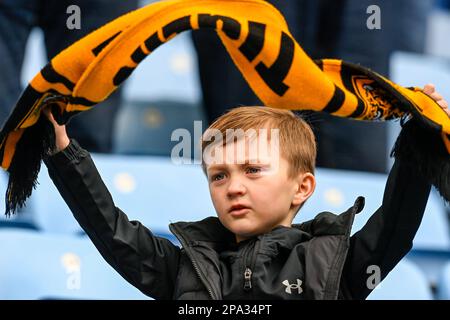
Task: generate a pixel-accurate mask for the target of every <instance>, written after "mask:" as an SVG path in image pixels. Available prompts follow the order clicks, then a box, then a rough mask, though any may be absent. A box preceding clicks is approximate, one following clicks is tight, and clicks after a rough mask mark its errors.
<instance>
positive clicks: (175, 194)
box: [33, 154, 215, 240]
mask: <svg viewBox="0 0 450 320" xmlns="http://www.w3.org/2000/svg"><path fill="white" fill-rule="evenodd" d="M92 156H93V159H94V161H95V164H96V166H97V168H98V170H99V172H100V174H101V176H102V178H103V180H104V182H105V184H106V185H107V187H108V189H109V190H110V192H111V194H112V196H113V199H114V201H115V204H116V206H117V207H119V208H121V209H122V210H123V211H124V212H125V213H126V214H127V215H128V217H129V219H130V220H139V221H141V222H142V223H143V224H144V225H146V226H147V227H149V228H150V229H151V230H152V231H153V232H155V233H157V234H170V232H169V229H168V224H169V223H170V222H172V221H173V222H175V221H180V220H185V221H186V220H187V221H189V220H201V219H203V218H205V217H207V216H211V215H215V210H214V207H213V205H212V202H211V200H210V196H209V192H208V184H207V180H206V177H205V176H204V175H203V172H202V170H201V168H200V166H199V165H198V164H197V165H195V164H191V165H189V164H185V165H175V164H173V163H172V162H171V160H170V158H165V157H147V156H124V155H100V154H94V155H92ZM39 182H40V184H39V186H38V188H37V189H36V190H35V192H34V194H33V203H34V207H35V209H36V212H37V217H36V218H37V222H38V225H39V227H40V228H41V229H42V230H44V231H47V232H55V233H70V234H76V233H79V232H80V231H81V229H80V227H79V226H78V223H77V222H76V220H75V219H74V218H73V216H72V214H71V212H70V210H69V208H68V207H67V205H66V204H65V202H64V200H63V199H62V198H61V196H60V195H59V193H58V191H57V189H56V188H55V186H54V185H53V183H52V181H51V180H50V178H49V177H48V172H47V169H46V168H43V170H41V173H40V175H39ZM171 240H173V238H172V239H171Z"/></svg>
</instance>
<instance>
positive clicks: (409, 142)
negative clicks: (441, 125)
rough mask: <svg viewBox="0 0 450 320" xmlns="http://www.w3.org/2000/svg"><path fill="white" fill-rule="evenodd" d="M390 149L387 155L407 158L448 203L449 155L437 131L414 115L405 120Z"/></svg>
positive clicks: (449, 193)
mask: <svg viewBox="0 0 450 320" xmlns="http://www.w3.org/2000/svg"><path fill="white" fill-rule="evenodd" d="M405 120H406V119H405V118H402V120H401V125H402V127H403V129H402V131H401V132H400V135H399V136H398V138H397V141H396V142H395V145H394V147H393V149H392V152H391V157H395V158H396V159H401V160H402V161H405V162H408V163H409V164H411V165H412V166H413V167H414V168H416V170H417V171H418V172H419V174H420V175H422V176H423V177H424V178H425V179H426V180H427V181H428V182H429V183H430V184H432V185H433V186H435V187H436V189H437V190H438V191H439V193H440V195H441V196H442V197H443V198H444V200H445V202H446V203H447V204H449V203H450V155H449V154H448V152H447V150H446V148H445V146H444V143H443V141H442V139H441V137H440V133H439V132H437V131H435V130H430V129H429V128H426V127H425V126H424V125H423V124H422V123H421V122H419V121H418V120H416V119H410V120H409V121H407V122H406V123H405Z"/></svg>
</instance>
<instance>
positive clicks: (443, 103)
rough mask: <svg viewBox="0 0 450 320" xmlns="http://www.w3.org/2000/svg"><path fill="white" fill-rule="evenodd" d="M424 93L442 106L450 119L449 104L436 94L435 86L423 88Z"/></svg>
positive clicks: (429, 85)
mask: <svg viewBox="0 0 450 320" xmlns="http://www.w3.org/2000/svg"><path fill="white" fill-rule="evenodd" d="M423 92H424V93H425V94H427V95H428V96H430V97H431V98H432V99H433V100H434V101H436V102H437V104H438V105H440V106H441V108H442V109H443V110H444V111H445V112H446V113H447V115H448V116H449V117H450V110H449V108H448V102H447V101H445V100H444V98H443V97H442V96H441V95H440V94H439V93H437V92H436V87H435V86H434V84H431V83H429V84H427V85H425V87H424V88H423Z"/></svg>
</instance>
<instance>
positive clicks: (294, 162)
mask: <svg viewBox="0 0 450 320" xmlns="http://www.w3.org/2000/svg"><path fill="white" fill-rule="evenodd" d="M264 128H265V129H268V130H270V129H279V145H280V152H281V156H283V157H284V158H285V159H286V160H287V161H288V163H289V171H288V177H289V178H294V177H295V176H297V175H298V174H300V173H305V172H310V173H312V174H314V169H315V165H316V155H317V149H316V139H315V136H314V133H313V131H312V129H311V127H310V126H309V125H308V123H307V122H306V121H305V120H304V119H302V118H301V117H300V116H299V115H296V114H294V113H293V112H292V111H290V110H284V109H274V108H269V107H253V106H252V107H236V108H233V109H231V110H229V111H228V112H226V113H225V114H223V115H222V116H220V117H219V118H217V119H216V120H215V121H214V122H213V123H212V124H211V125H210V126H209V128H208V129H207V130H206V131H205V133H204V134H203V136H202V139H201V150H202V154H203V152H204V151H205V148H206V147H207V146H208V145H210V144H212V143H214V141H210V140H211V137H210V136H208V130H209V129H217V130H219V131H220V132H221V133H222V136H225V135H226V130H227V129H234V130H237V129H242V130H243V131H247V130H249V129H254V130H259V129H264ZM225 143H226V140H223V144H225ZM202 167H203V171H204V172H205V173H206V164H205V162H204V161H202Z"/></svg>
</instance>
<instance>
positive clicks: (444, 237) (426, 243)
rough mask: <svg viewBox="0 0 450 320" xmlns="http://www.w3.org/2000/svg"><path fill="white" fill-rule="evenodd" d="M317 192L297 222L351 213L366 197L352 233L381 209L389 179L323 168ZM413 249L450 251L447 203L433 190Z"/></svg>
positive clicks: (318, 173) (299, 215)
mask: <svg viewBox="0 0 450 320" xmlns="http://www.w3.org/2000/svg"><path fill="white" fill-rule="evenodd" d="M316 179H317V183H316V190H315V192H314V194H313V195H312V197H311V198H310V199H309V200H308V201H307V202H306V204H305V206H304V207H303V208H302V209H301V210H300V212H299V214H298V215H297V217H296V220H295V222H301V221H306V220H309V219H312V218H314V217H315V216H316V215H317V213H319V212H322V211H331V212H333V213H340V212H343V211H345V210H347V209H348V208H349V207H350V206H351V205H352V204H353V202H354V200H355V199H356V198H357V197H358V196H363V197H365V207H364V209H363V211H362V212H360V213H359V214H358V215H356V218H355V222H354V225H353V229H352V233H355V232H356V231H358V230H360V229H361V228H362V227H363V226H364V224H365V223H366V222H367V220H368V219H369V217H370V216H371V215H372V214H373V213H374V212H375V211H376V210H377V209H378V208H379V207H380V205H381V201H382V198H383V192H384V187H385V184H386V179H387V176H386V175H383V174H376V173H366V172H357V171H344V170H334V169H324V168H319V169H318V170H317V173H316ZM413 249H421V250H450V231H449V226H448V222H447V218H446V212H445V207H444V202H443V200H442V199H441V198H440V197H439V196H438V195H437V193H436V192H435V191H434V190H433V191H432V192H431V194H430V197H429V200H428V204H427V207H426V209H425V214H424V217H423V219H422V223H421V225H420V228H419V230H418V232H417V234H416V236H415V238H414V247H413Z"/></svg>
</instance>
